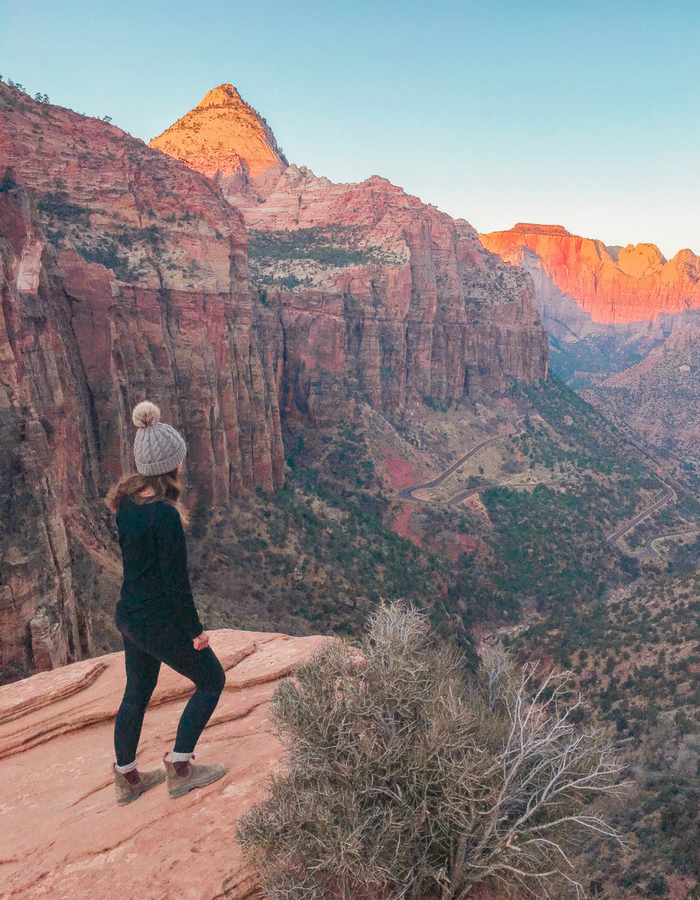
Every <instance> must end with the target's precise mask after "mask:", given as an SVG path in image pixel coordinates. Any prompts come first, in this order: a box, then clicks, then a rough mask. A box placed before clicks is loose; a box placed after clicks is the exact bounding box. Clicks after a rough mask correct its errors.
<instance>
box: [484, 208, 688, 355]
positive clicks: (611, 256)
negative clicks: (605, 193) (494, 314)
mask: <svg viewBox="0 0 700 900" xmlns="http://www.w3.org/2000/svg"><path fill="white" fill-rule="evenodd" d="M480 238H481V241H482V243H483V244H484V246H485V247H486V248H487V249H488V250H491V251H492V252H493V253H497V254H498V255H499V256H500V257H501V258H502V259H503V260H504V261H506V262H509V263H511V264H512V265H521V266H523V267H524V268H525V269H527V270H528V271H529V272H530V274H531V275H532V276H533V279H534V280H535V302H536V304H537V308H538V312H539V313H540V315H541V316H542V319H543V321H544V324H545V327H546V328H547V330H548V331H549V333H550V336H552V337H554V338H555V339H563V340H565V341H566V340H578V339H580V338H582V337H585V336H586V335H587V334H590V333H592V332H600V328H597V327H596V326H599V325H604V326H608V325H609V326H620V325H623V326H626V325H630V324H634V323H639V324H641V325H644V326H646V325H648V323H650V322H654V321H655V320H656V319H657V318H658V317H659V316H677V315H681V314H686V313H688V311H692V310H700V258H698V257H697V256H696V255H695V254H694V253H692V252H691V251H690V250H681V251H680V252H679V253H677V254H676V255H675V256H674V257H673V259H671V260H667V259H666V258H665V257H664V256H663V254H662V253H661V251H660V250H659V248H658V247H657V246H656V245H655V244H636V245H635V244H628V245H627V246H626V247H622V246H610V247H608V246H606V245H605V244H604V243H603V242H602V241H599V240H594V239H591V238H584V237H580V236H579V235H575V234H571V233H570V232H568V231H567V230H566V229H565V228H564V227H563V226H561V225H536V224H529V223H523V222H519V223H518V224H517V225H515V226H514V227H513V228H512V229H510V230H509V231H494V232H491V233H490V234H482V235H480Z"/></svg>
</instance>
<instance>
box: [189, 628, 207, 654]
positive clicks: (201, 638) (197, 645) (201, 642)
mask: <svg viewBox="0 0 700 900" xmlns="http://www.w3.org/2000/svg"><path fill="white" fill-rule="evenodd" d="M192 644H193V645H194V649H195V650H204V648H205V647H208V646H209V635H208V634H207V633H206V631H203V632H202V633H201V634H200V635H198V636H197V637H196V638H192Z"/></svg>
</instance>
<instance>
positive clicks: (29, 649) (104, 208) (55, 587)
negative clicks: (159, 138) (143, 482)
mask: <svg viewBox="0 0 700 900" xmlns="http://www.w3.org/2000/svg"><path fill="white" fill-rule="evenodd" d="M0 113H1V115H0V160H1V161H2V169H1V170H0V271H1V273H2V280H1V282H0V293H1V295H2V297H1V299H2V304H1V306H0V446H1V447H2V452H1V453H0V495H1V498H2V499H1V501H0V502H1V503H2V505H3V508H2V516H1V519H2V528H1V530H0V669H1V670H2V673H3V674H5V675H7V674H11V673H12V671H17V672H18V673H21V672H22V671H23V670H25V667H29V669H30V670H31V669H48V668H51V667H54V666H56V665H61V664H63V663H65V662H67V661H71V660H73V659H80V658H81V657H82V656H85V655H87V654H89V653H90V652H92V648H93V646H94V642H93V618H92V611H93V610H94V609H96V608H100V609H102V608H104V606H105V605H107V604H108V603H109V604H111V603H112V602H113V596H114V592H115V591H116V589H117V588H118V577H119V568H118V562H117V558H116V555H115V550H114V543H113V539H112V535H111V532H110V530H109V525H108V519H107V511H106V509H104V507H103V505H102V502H101V497H102V496H104V493H105V492H106V490H107V489H108V487H109V486H110V485H111V484H112V483H113V482H114V481H115V480H116V479H117V478H118V477H119V476H120V475H121V473H122V471H128V470H130V469H131V468H132V464H133V463H132V457H131V447H132V442H133V427H132V425H131V421H130V411H131V409H132V407H133V406H134V405H135V404H136V403H137V402H138V401H139V400H141V399H144V398H145V397H148V398H151V399H154V400H156V401H157V402H158V404H159V405H160V407H161V410H162V414H163V418H164V420H165V421H168V422H170V423H172V424H173V425H174V426H175V427H176V428H178V429H180V430H181V431H182V432H183V433H184V435H185V437H186V440H187V443H188V451H189V452H188V456H187V460H186V479H187V482H188V483H189V485H190V487H191V488H193V490H192V491H190V496H195V495H196V496H197V497H198V498H199V500H200V502H202V503H205V504H208V505H217V504H226V503H227V502H228V501H229V498H230V497H231V496H233V495H236V494H241V493H242V492H243V491H245V490H247V489H251V488H253V487H256V486H259V487H262V488H264V489H265V490H273V489H274V487H275V486H276V485H280V484H281V483H282V481H283V466H284V458H283V447H282V440H281V432H280V420H279V413H278V407H277V392H276V385H275V378H274V373H273V372H265V371H264V369H263V365H262V359H261V356H260V354H259V352H258V350H257V345H256V338H255V334H254V332H253V330H252V324H251V319H252V301H251V293H250V286H249V279H248V269H247V256H246V245H247V238H246V234H245V230H244V227H243V223H242V221H241V218H240V215H239V214H238V213H237V212H236V210H235V209H233V208H232V207H231V206H230V205H229V204H228V203H227V202H226V201H225V200H224V198H223V196H222V194H221V192H220V191H219V189H218V188H217V187H216V186H215V185H214V184H212V182H211V181H208V180H207V179H205V178H204V177H202V176H201V175H200V174H199V173H197V172H194V171H192V170H190V169H188V168H186V167H185V166H184V165H182V164H181V163H178V162H176V161H175V160H173V159H171V158H170V157H168V156H165V155H163V154H162V153H160V152H158V151H156V150H150V149H149V148H148V147H147V146H146V145H145V144H144V143H143V142H141V141H138V140H135V139H134V138H132V137H130V136H129V135H127V134H125V133H124V132H122V131H120V130H119V129H118V128H115V127H114V126H112V125H109V124H107V123H105V122H101V121H99V120H96V119H88V118H86V117H84V116H80V115H77V114H76V113H73V112H70V111H68V110H65V109H61V108H59V107H54V106H49V105H48V104H40V103H36V102H34V101H33V100H31V99H29V98H28V97H27V96H26V95H25V94H23V93H22V92H20V91H18V90H16V89H13V88H10V87H7V86H5V85H2V84H0ZM106 597H109V600H108V601H107V600H106Z"/></svg>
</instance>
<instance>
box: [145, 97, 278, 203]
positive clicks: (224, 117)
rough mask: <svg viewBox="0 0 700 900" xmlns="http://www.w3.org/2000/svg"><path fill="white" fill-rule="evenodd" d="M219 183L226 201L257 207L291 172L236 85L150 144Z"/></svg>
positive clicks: (258, 116) (207, 99) (266, 127)
mask: <svg viewBox="0 0 700 900" xmlns="http://www.w3.org/2000/svg"><path fill="white" fill-rule="evenodd" d="M149 146H150V147H154V148H156V149H157V150H162V151H163V153H167V154H168V156H173V157H175V159H179V160H182V162H184V163H185V165H186V166H188V167H189V168H190V169H196V170H197V171H198V172H202V174H204V175H206V176H207V177H208V178H212V179H214V181H216V182H217V183H218V184H219V185H220V186H221V188H222V190H223V192H224V195H225V196H227V197H228V196H231V195H235V196H236V197H237V198H239V204H244V205H246V206H253V205H255V204H256V203H257V202H258V200H259V199H261V198H264V197H265V196H267V194H268V193H269V191H270V189H271V188H272V187H273V186H274V184H275V183H276V181H277V179H278V178H279V176H280V175H281V174H282V172H283V171H284V170H285V169H286V168H287V165H288V163H287V160H286V158H285V156H284V154H283V153H282V151H281V150H280V148H279V147H278V146H277V142H276V141H275V137H274V135H273V133H272V131H271V130H270V128H269V127H268V124H267V122H266V121H265V120H264V119H263V118H262V117H261V116H260V115H258V113H257V112H256V111H255V110H254V109H253V108H252V106H249V105H248V104H247V103H246V102H245V101H244V100H242V99H241V95H240V94H239V93H238V91H237V90H236V89H235V87H233V85H231V84H221V85H219V87H217V88H214V89H213V90H211V91H209V93H208V94H207V95H206V97H205V98H204V99H203V100H202V102H201V103H200V104H198V105H197V106H196V107H195V108H194V109H192V110H190V112H188V113H187V115H185V116H183V117H182V118H181V119H178V121H177V122H176V123H175V124H174V125H171V126H170V128H168V129H167V131H164V132H163V133H162V134H160V135H158V137H156V138H153V140H152V141H151V142H150V144H149Z"/></svg>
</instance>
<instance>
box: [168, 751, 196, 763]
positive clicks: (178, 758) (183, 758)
mask: <svg viewBox="0 0 700 900" xmlns="http://www.w3.org/2000/svg"><path fill="white" fill-rule="evenodd" d="M193 756H194V753H176V752H175V751H174V750H173V752H172V753H171V754H170V760H171V762H174V763H176V762H189V760H191V759H192V757H193Z"/></svg>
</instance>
